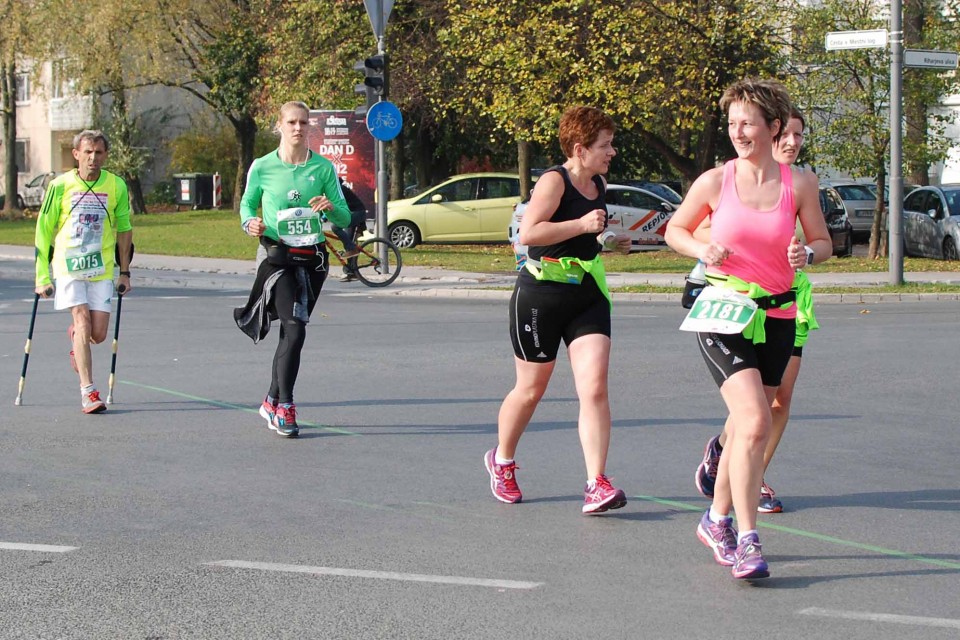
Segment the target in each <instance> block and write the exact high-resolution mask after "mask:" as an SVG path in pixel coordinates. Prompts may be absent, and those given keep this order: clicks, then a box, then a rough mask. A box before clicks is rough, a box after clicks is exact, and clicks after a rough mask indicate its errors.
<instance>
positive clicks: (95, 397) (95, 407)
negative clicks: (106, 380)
mask: <svg viewBox="0 0 960 640" xmlns="http://www.w3.org/2000/svg"><path fill="white" fill-rule="evenodd" d="M80 407H81V408H82V409H83V412H84V413H103V412H104V411H106V410H107V405H105V404H104V403H103V400H101V399H100V392H99V391H97V390H96V389H94V390H93V391H91V392H90V393H87V394H85V395H83V396H81V398H80Z"/></svg>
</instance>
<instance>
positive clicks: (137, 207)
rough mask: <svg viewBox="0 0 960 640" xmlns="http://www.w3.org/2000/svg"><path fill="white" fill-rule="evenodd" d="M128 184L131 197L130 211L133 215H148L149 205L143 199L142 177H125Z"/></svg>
mask: <svg viewBox="0 0 960 640" xmlns="http://www.w3.org/2000/svg"><path fill="white" fill-rule="evenodd" d="M123 179H124V181H125V182H126V183H127V194H128V195H129V196H130V211H132V212H133V213H135V214H136V213H146V212H147V203H146V201H145V200H144V198H143V184H142V183H141V182H140V176H124V177H123Z"/></svg>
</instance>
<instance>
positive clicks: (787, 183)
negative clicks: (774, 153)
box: [707, 160, 797, 319]
mask: <svg viewBox="0 0 960 640" xmlns="http://www.w3.org/2000/svg"><path fill="white" fill-rule="evenodd" d="M736 163H737V161H736V160H730V161H729V162H727V163H726V164H725V165H724V166H723V183H722V186H721V188H720V200H719V202H717V208H716V209H715V210H714V211H713V213H712V214H710V237H711V239H712V240H713V241H714V242H717V243H719V244H721V245H723V246H724V247H726V248H728V249H730V250H731V251H732V253H731V255H730V256H729V257H728V258H727V259H726V260H724V261H723V264H722V265H721V266H720V267H719V268H716V267H711V268H710V269H708V270H707V271H708V272H714V273H722V274H727V275H732V276H736V277H738V278H740V279H741V280H746V281H747V282H754V283H756V284H758V285H760V286H761V287H763V288H764V289H766V290H767V291H769V292H770V293H772V294H775V293H783V292H784V291H789V290H790V287H791V286H793V277H794V270H793V268H792V267H791V266H790V263H789V262H788V261H787V246H788V245H789V244H790V238H792V237H793V236H794V235H795V234H796V225H797V207H796V205H795V204H794V198H793V173H792V172H791V170H790V166H789V165H785V164H781V165H780V200H779V201H777V204H776V206H775V207H774V208H773V209H769V210H767V211H758V210H757V209H752V208H750V207H747V206H746V205H744V204H743V203H742V202H740V196H739V195H738V194H737V182H736V179H735V178H734V172H735V171H736ZM767 315H768V316H769V317H771V318H787V319H788V318H795V317H796V316H797V306H796V305H791V306H790V307H789V308H787V309H782V310H781V309H770V310H769V311H767Z"/></svg>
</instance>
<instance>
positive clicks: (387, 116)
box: [367, 100, 403, 142]
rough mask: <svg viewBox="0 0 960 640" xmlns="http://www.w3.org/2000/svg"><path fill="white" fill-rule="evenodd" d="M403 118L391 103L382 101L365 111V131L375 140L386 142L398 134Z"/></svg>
mask: <svg viewBox="0 0 960 640" xmlns="http://www.w3.org/2000/svg"><path fill="white" fill-rule="evenodd" d="M402 127H403V116H402V115H400V109H398V108H397V105H395V104H393V103H392V102H388V101H386V100H383V101H381V102H378V103H376V104H375V105H373V106H372V107H370V108H369V109H368V110H367V129H368V130H369V131H370V135H372V136H373V137H374V138H376V139H377V140H383V141H384V142H387V141H389V140H393V139H394V138H396V137H397V136H398V135H399V134H400V129H401V128H402Z"/></svg>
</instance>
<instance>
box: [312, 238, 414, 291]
mask: <svg viewBox="0 0 960 640" xmlns="http://www.w3.org/2000/svg"><path fill="white" fill-rule="evenodd" d="M353 236H354V239H355V240H356V238H357V233H356V231H354V234H353ZM323 237H324V241H323V243H324V245H325V246H326V247H327V251H328V252H329V254H330V255H332V256H334V257H336V259H337V261H339V262H340V265H341V266H342V267H343V268H345V269H347V270H349V271H351V272H352V273H354V274H355V275H356V276H357V278H358V279H359V280H360V282H362V283H363V284H365V285H367V286H368V287H385V286H387V285H388V284H390V283H392V282H393V281H394V280H396V279H397V277H398V276H399V275H400V268H401V267H402V266H403V260H402V259H401V258H400V250H399V249H397V246H396V245H395V244H393V243H392V242H390V241H389V240H387V239H386V238H370V239H368V240H364V241H363V242H361V243H359V244H358V245H357V250H358V251H359V253H358V254H357V255H355V256H353V257H351V258H346V259H344V258H343V256H342V255H341V252H340V251H337V250H336V249H334V248H333V244H332V243H331V242H330V241H331V240H337V241H339V240H340V239H339V238H338V237H337V236H336V234H334V233H333V232H332V231H327V230H324V232H323ZM383 251H386V256H387V261H386V263H384V262H382V258H381V257H380V256H381V255H382V254H383ZM353 261H356V262H355V264H353V265H351V264H350V263H351V262H353Z"/></svg>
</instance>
